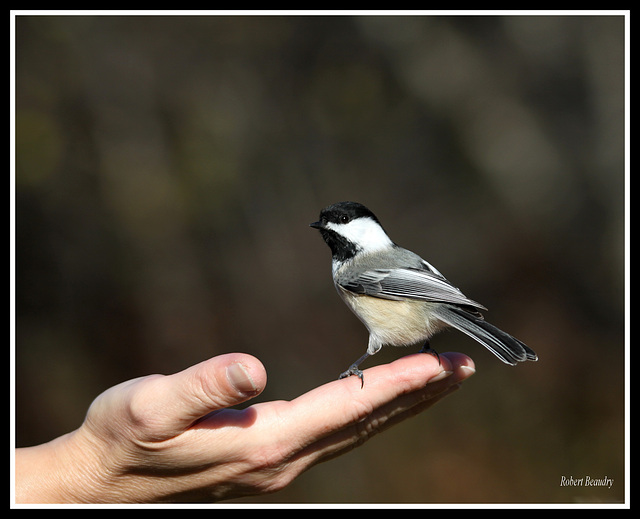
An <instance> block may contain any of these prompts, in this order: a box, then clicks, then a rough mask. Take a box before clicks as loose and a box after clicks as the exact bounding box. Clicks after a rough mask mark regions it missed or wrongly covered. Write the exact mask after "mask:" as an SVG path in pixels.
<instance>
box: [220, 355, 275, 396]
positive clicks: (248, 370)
mask: <svg viewBox="0 0 640 519" xmlns="http://www.w3.org/2000/svg"><path fill="white" fill-rule="evenodd" d="M222 357H227V358H226V359H224V360H225V361H226V368H225V374H226V378H227V381H228V382H229V385H230V386H231V388H233V389H234V390H235V391H237V392H238V393H240V394H242V395H246V396H255V395H257V394H259V393H261V392H262V390H263V389H264V388H265V386H266V384H267V372H266V369H265V367H264V365H263V364H262V362H260V360H258V359H257V358H256V357H254V356H253V355H249V354H247V353H230V354H227V355H224V356H222Z"/></svg>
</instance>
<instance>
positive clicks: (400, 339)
mask: <svg viewBox="0 0 640 519" xmlns="http://www.w3.org/2000/svg"><path fill="white" fill-rule="evenodd" d="M309 226H310V227H312V228H314V229H317V230H318V231H320V234H321V236H322V238H323V239H324V241H325V242H326V244H327V245H328V246H329V248H330V249H331V256H332V262H331V267H332V268H331V271H332V277H333V282H334V285H335V288H336V290H337V291H338V294H339V295H340V297H341V298H342V300H343V301H344V302H345V303H346V305H347V306H348V307H349V309H350V310H351V311H352V312H353V313H354V314H355V315H356V316H357V317H358V318H359V319H360V320H361V321H362V323H363V324H364V325H365V327H366V328H367V330H368V332H369V342H368V345H367V350H366V353H365V354H364V355H362V356H361V357H360V358H359V359H358V360H356V361H355V362H354V363H353V364H351V365H350V366H349V368H348V369H347V370H346V371H344V372H343V373H341V374H340V376H339V378H340V379H343V378H346V377H349V376H352V375H355V376H357V377H358V378H359V379H360V381H361V387H364V374H363V372H362V370H361V369H360V368H359V366H360V364H362V362H364V360H365V359H367V358H368V357H369V356H371V355H374V354H375V353H377V352H378V351H380V349H381V348H382V346H410V345H414V344H417V343H423V346H422V349H421V350H420V351H422V352H426V353H430V354H433V355H434V356H436V357H437V359H438V362H440V357H439V355H438V353H437V352H436V351H435V350H434V349H432V348H431V346H430V339H431V337H433V336H434V335H435V334H436V333H438V332H440V331H442V330H444V329H446V328H454V329H457V330H459V331H461V332H463V333H465V334H466V335H468V336H470V337H472V338H473V339H475V340H476V341H478V342H479V343H480V344H482V345H483V346H484V347H486V348H487V349H488V350H489V351H490V352H491V353H493V354H494V355H495V356H496V357H498V358H499V359H500V360H501V361H502V362H504V363H505V364H509V365H512V366H514V365H516V364H518V363H520V362H525V361H537V360H538V356H537V354H536V353H535V352H534V351H533V350H532V349H531V348H529V347H528V346H527V345H526V344H524V343H523V342H522V341H520V340H519V339H516V338H515V337H513V336H512V335H510V334H508V333H506V332H504V331H502V330H500V329H499V328H497V327H496V326H494V325H492V324H490V323H488V322H487V321H485V320H484V317H483V315H482V313H481V311H485V310H487V308H485V307H484V306H483V305H481V304H480V303H477V302H475V301H473V300H471V299H469V298H468V297H466V296H465V295H464V294H463V293H462V292H461V291H460V289H459V288H457V287H456V286H454V285H453V284H451V283H450V282H449V281H448V280H447V279H446V278H445V277H444V276H443V275H442V273H440V271H439V270H437V269H436V268H435V267H434V266H433V265H431V264H430V263H429V262H427V261H426V260H424V259H423V258H421V257H420V256H419V255H418V254H416V253H414V252H411V251H410V250H407V249H405V248H402V247H400V246H399V245H397V244H396V243H395V242H394V241H393V240H391V238H389V236H388V235H387V233H386V231H385V230H384V228H383V227H382V224H381V223H380V221H379V220H378V218H377V217H376V216H375V214H374V213H373V212H372V211H371V210H369V209H368V208H367V207H366V206H364V205H363V204H361V203H359V202H351V201H345V202H338V203H335V204H332V205H329V206H327V207H325V208H324V209H322V210H321V211H320V217H319V219H318V221H316V222H313V223H310V224H309Z"/></svg>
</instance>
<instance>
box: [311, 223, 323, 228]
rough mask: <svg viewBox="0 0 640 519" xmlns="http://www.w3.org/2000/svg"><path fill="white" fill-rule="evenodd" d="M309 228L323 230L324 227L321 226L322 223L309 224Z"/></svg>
mask: <svg viewBox="0 0 640 519" xmlns="http://www.w3.org/2000/svg"><path fill="white" fill-rule="evenodd" d="M309 227H313V228H314V229H324V225H322V222H313V223H310V224H309Z"/></svg>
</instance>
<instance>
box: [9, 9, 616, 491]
mask: <svg viewBox="0 0 640 519" xmlns="http://www.w3.org/2000/svg"><path fill="white" fill-rule="evenodd" d="M15 26H16V67H15V70H16V78H15V79H16V81H15V87H16V95H15V101H16V104H15V106H16V171H15V196H16V265H17V269H16V301H15V305H16V306H15V310H16V344H15V353H16V362H15V374H16V424H15V427H16V442H17V444H18V446H27V445H32V444H36V443H40V442H44V441H47V440H50V439H52V438H54V437H56V436H58V435H61V434H63V433H66V432H68V431H70V430H73V429H75V428H77V427H78V426H79V425H80V424H81V422H82V420H83V417H84V414H85V412H86V410H87V408H88V406H89V405H90V403H91V401H92V400H93V399H94V398H95V397H96V396H97V395H98V394H99V393H100V392H101V391H103V390H105V389H107V388H108V387H110V386H112V385H115V384H117V383H119V382H122V381H124V380H126V379H129V378H134V377H138V376H142V375H146V374H151V373H166V374H169V373H174V372H176V371H179V370H182V369H184V368H186V367H188V366H190V365H192V364H195V363H197V362H200V361H202V360H204V359H207V358H209V357H211V356H214V355H218V354H221V353H224V352H232V351H242V352H247V353H250V354H253V355H255V356H257V357H258V358H259V359H260V360H261V361H262V362H263V363H264V365H265V366H266V368H267V371H268V376H269V381H268V386H267V388H266V390H265V392H264V393H263V394H262V395H261V396H260V397H259V398H258V399H256V401H266V400H273V399H291V398H295V397H296V396H298V395H300V394H301V393H303V392H306V391H308V390H309V389H311V388H313V387H315V386H317V385H320V384H323V383H325V382H327V381H329V380H333V379H334V378H335V377H336V376H337V374H338V373H340V372H341V371H343V370H344V369H346V367H347V366H348V365H349V364H350V363H351V362H352V361H353V360H355V359H356V358H357V357H359V356H360V355H361V354H362V353H363V352H364V350H365V348H366V344H367V333H366V330H365V329H364V327H363V326H362V325H361V323H360V322H359V321H358V320H357V319H356V318H355V317H354V316H353V315H352V314H351V313H350V312H349V311H348V309H347V308H346V307H345V306H344V304H343V303H342V302H341V301H340V300H339V298H338V296H337V295H336V293H335V290H334V289H333V287H332V283H331V277H330V253H329V249H328V248H327V247H326V245H325V244H324V243H323V242H322V240H321V239H320V237H319V235H318V233H317V231H315V230H313V229H310V228H309V227H308V223H309V222H312V221H315V220H316V219H317V216H318V213H319V211H320V209H321V208H322V207H324V206H325V205H328V204H330V203H333V202H337V201H340V200H356V201H359V202H362V203H364V204H366V205H367V206H369V208H371V209H372V210H373V211H374V212H375V213H376V214H377V215H378V217H379V218H380V219H381V220H382V222H383V224H384V225H385V227H386V229H387V230H388V232H389V234H390V235H391V237H392V238H393V239H394V240H395V241H396V242H398V243H399V244H401V245H403V246H405V247H407V248H410V249H412V250H414V251H416V252H418V253H419V254H421V255H422V256H424V257H425V258H426V259H427V260H428V261H430V262H432V263H433V264H434V265H435V266H436V267H437V268H438V269H440V270H441V271H442V272H443V273H444V274H445V275H446V276H447V277H448V278H449V279H450V280H451V281H452V282H453V283H454V284H456V285H457V286H459V287H461V288H462V290H463V291H464V292H465V294H466V295H467V296H468V297H470V298H472V299H475V300H477V301H480V302H481V303H483V304H484V305H485V306H487V307H488V308H489V309H490V311H489V312H488V313H487V314H486V317H487V319H488V320H489V321H490V322H492V323H494V324H496V325H497V326H499V327H501V328H503V329H505V330H507V331H509V332H510V333H512V334H513V335H516V336H517V337H519V338H521V339H522V340H523V341H525V342H526V343H527V344H529V345H530V346H531V347H532V348H533V349H535V350H536V352H537V353H538V355H539V357H540V360H539V362H537V363H527V364H524V365H520V366H518V367H517V368H512V367H509V366H506V365H504V364H502V363H501V362H499V361H498V360H497V359H495V358H494V357H493V356H492V355H491V354H490V353H488V352H487V351H485V350H484V349H483V348H482V347H481V346H479V345H478V344H476V343H475V342H474V341H472V340H471V339H468V338H467V337H466V336H464V335H462V334H459V333H445V334H441V335H439V336H438V337H437V338H436V339H434V341H433V342H432V346H433V347H434V348H436V349H437V350H438V351H440V352H444V351H451V350H453V351H462V352H464V353H466V354H468V355H470V356H471V357H472V358H473V359H474V360H475V362H476V365H477V369H478V371H477V373H476V374H475V375H474V376H473V377H472V378H471V379H470V380H468V381H467V382H465V384H464V385H463V387H462V389H461V390H460V391H458V392H457V393H456V394H455V395H453V396H451V397H449V398H447V399H446V400H444V401H443V402H442V403H440V404H439V405H438V406H436V407H435V408H433V409H432V410H430V411H428V412H426V413H424V414H422V415H420V416H418V417H415V418H414V419H412V420H410V421H409V422H404V423H403V424H401V425H399V426H397V427H395V428H394V429H393V430H390V431H388V432H385V433H384V434H382V435H380V436H377V437H376V438H374V439H373V440H371V441H370V442H369V443H367V444H366V445H364V446H363V447H361V448H359V449H357V450H355V451H353V452H351V453H349V454H347V455H345V456H343V457H341V458H339V459H336V460H332V461H330V462H328V463H325V464H322V465H320V466H318V467H315V468H313V469H311V470H310V471H309V472H307V473H305V474H303V475H302V476H301V477H300V478H299V479H298V480H296V481H295V482H294V483H293V484H292V485H291V486H290V487H288V488H287V489H285V490H284V491H282V492H279V493H277V494H273V495H270V496H261V497H257V498H247V499H239V500H237V502H294V503H295V502H319V503H323V502H337V503H350V502H374V503H375V502H378V503H384V502H392V503H401V502H407V503H416V502H444V503H464V502H488V503H494V502H496V503H497V502H505V503H515V502H525V503H537V502H555V503H560V502H616V501H621V500H623V499H624V487H625V474H624V462H625V452H624V433H625V430H624V381H625V370H624V367H625V340H624V323H625V321H624V309H625V301H624V283H625V278H624V253H625V249H624V234H625V206H624V195H625V182H624V180H625V169H624V168H625V162H624V158H625V157H624V151H625V126H624V117H625V104H624V101H625V99H624V86H625V85H624V72H625V67H624V64H625V61H624V60H625V45H624V41H625V38H624V31H625V18H624V17H623V16H453V17H452V16H355V17H354V16H264V17H262V16H186V17H183V16H18V17H17V18H16V24H15ZM416 349H417V348H416ZM413 351H414V350H411V352H413ZM406 353H409V351H408V350H398V349H394V348H388V349H385V350H383V352H381V353H380V354H379V355H377V356H376V357H374V358H372V359H370V361H368V362H367V364H366V365H372V364H378V363H382V362H389V361H390V360H392V359H395V358H397V357H399V356H401V355H404V354H406ZM586 475H588V476H591V477H594V478H602V477H605V476H607V477H609V478H613V479H614V485H613V487H612V488H611V489H607V488H601V487H595V488H594V487H591V488H588V487H583V488H575V487H574V488H567V487H561V486H560V480H561V477H562V476H565V477H569V476H573V477H574V478H575V477H584V476H586Z"/></svg>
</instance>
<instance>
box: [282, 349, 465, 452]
mask: <svg viewBox="0 0 640 519" xmlns="http://www.w3.org/2000/svg"><path fill="white" fill-rule="evenodd" d="M440 361H441V364H439V363H438V360H437V359H436V358H435V357H433V356H432V355H425V354H423V353H418V354H415V355H408V356H406V357H403V358H401V359H398V360H396V361H394V362H392V363H390V364H385V365H380V366H375V367H373V368H369V369H367V370H365V380H366V381H365V384H364V387H363V388H362V389H361V386H360V380H359V379H358V378H357V377H349V378H346V379H342V380H336V381H333V382H329V383H328V384H324V385H323V386H320V387H318V388H316V389H314V390H312V391H309V392H308V393H305V394H304V395H301V396H300V397H298V398H296V399H294V400H292V401H291V402H289V404H290V408H289V409H288V410H287V411H288V414H289V415H290V416H292V417H295V421H296V423H297V424H298V434H299V435H300V437H305V438H306V439H307V441H309V440H317V439H320V438H322V437H323V436H325V435H328V434H331V433H332V432H335V431H336V430H339V429H341V428H344V427H347V426H349V425H351V424H354V423H357V422H359V421H361V420H364V419H365V418H366V417H367V416H369V415H371V413H373V412H374V411H375V410H376V409H379V408H380V407H382V406H384V405H386V404H389V403H390V402H392V401H393V400H396V399H398V397H400V396H402V395H411V394H413V393H416V394H415V399H412V398H411V397H410V396H407V397H406V398H403V399H402V400H403V402H402V406H403V408H408V407H411V406H412V405H417V404H418V403H420V402H422V401H424V400H425V398H427V397H428V396H429V394H431V393H430V392H428V393H427V394H425V393H424V392H419V390H421V389H424V388H425V387H426V386H427V385H428V384H429V382H430V381H434V379H437V380H442V378H443V377H446V378H445V379H444V380H442V382H434V384H433V386H432V388H433V392H432V394H433V396H435V395H437V394H438V393H439V392H441V391H443V390H445V389H446V388H447V387H449V386H451V385H454V384H457V383H459V382H460V381H461V380H463V379H465V378H467V377H468V376H469V375H471V374H472V373H473V370H463V369H459V368H460V367H461V366H469V367H473V361H472V360H471V359H470V358H468V357H466V356H465V355H460V354H448V353H447V354H442V355H440ZM447 375H448V376H447ZM418 393H419V394H418ZM300 424H303V425H302V426H300Z"/></svg>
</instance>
